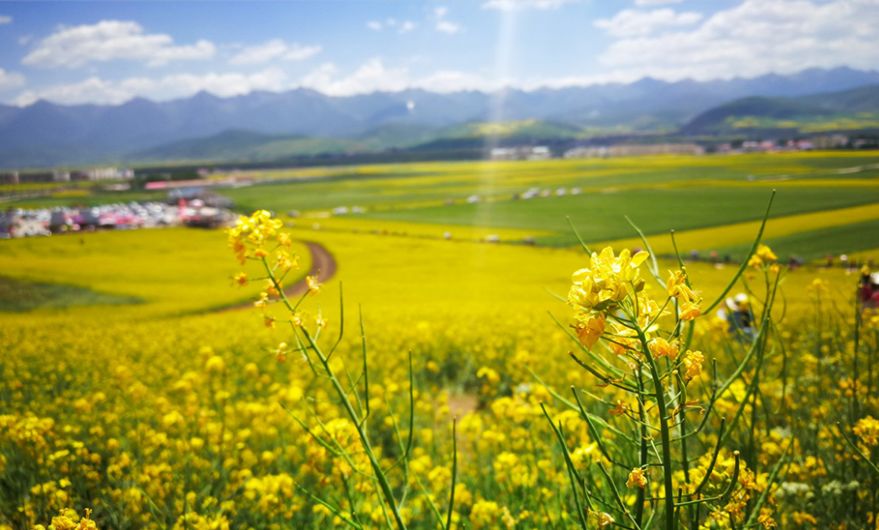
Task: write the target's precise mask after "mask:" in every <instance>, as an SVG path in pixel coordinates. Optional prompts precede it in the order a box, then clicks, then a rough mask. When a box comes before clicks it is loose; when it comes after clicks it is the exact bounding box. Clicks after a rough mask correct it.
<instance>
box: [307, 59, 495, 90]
mask: <svg viewBox="0 0 879 530" xmlns="http://www.w3.org/2000/svg"><path fill="white" fill-rule="evenodd" d="M298 85H299V86H303V87H307V88H311V89H314V90H317V91H320V92H323V93H325V94H329V95H333V96H350V95H352V94H363V93H369V92H375V91H386V92H393V91H400V90H406V89H408V88H423V89H425V90H430V91H432V92H456V91H459V90H494V89H496V88H500V87H501V86H502V83H501V82H499V81H498V80H495V79H487V78H485V77H482V76H480V75H477V74H472V73H467V72H458V71H454V70H440V71H437V72H433V73H431V74H428V75H423V76H415V75H413V74H412V73H411V72H410V71H409V70H408V69H407V68H405V67H387V66H386V65H385V63H384V61H382V60H381V59H380V58H372V59H369V60H368V61H366V62H365V63H363V64H362V65H361V66H359V67H358V68H357V69H356V70H354V71H353V72H351V73H350V74H347V75H343V74H341V73H340V71H339V69H338V67H337V66H336V65H334V64H332V63H325V64H323V65H321V66H319V67H318V68H316V69H315V70H313V71H312V72H310V73H309V74H307V75H306V76H304V77H303V78H302V79H301V80H300V81H299V83H298Z"/></svg>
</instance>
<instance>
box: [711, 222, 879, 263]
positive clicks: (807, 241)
mask: <svg viewBox="0 0 879 530" xmlns="http://www.w3.org/2000/svg"><path fill="white" fill-rule="evenodd" d="M766 242H767V243H768V244H769V245H770V246H771V247H772V249H773V250H774V251H775V253H776V254H777V255H778V256H779V257H780V258H786V257H788V256H797V257H800V258H803V259H806V260H816V259H820V258H823V257H825V256H828V255H831V256H839V255H841V254H848V253H851V252H857V251H865V250H870V249H874V248H876V247H879V219H874V220H871V221H864V222H860V223H852V224H846V225H841V226H831V227H826V228H820V229H817V230H807V231H803V232H797V233H794V234H789V235H786V236H782V237H769V238H768V239H767V240H766ZM747 252H748V247H747V246H745V245H736V246H733V247H728V248H724V249H721V251H720V253H721V254H729V255H731V256H733V257H734V258H741V257H742V256H744V255H746V254H747Z"/></svg>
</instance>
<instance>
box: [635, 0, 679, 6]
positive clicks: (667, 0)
mask: <svg viewBox="0 0 879 530" xmlns="http://www.w3.org/2000/svg"><path fill="white" fill-rule="evenodd" d="M683 1H684V0H635V5H636V6H664V5H669V4H680V3H681V2H683Z"/></svg>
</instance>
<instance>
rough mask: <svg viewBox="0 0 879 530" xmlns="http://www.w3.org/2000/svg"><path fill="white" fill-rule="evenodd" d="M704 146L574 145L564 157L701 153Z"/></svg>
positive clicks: (703, 151) (703, 150)
mask: <svg viewBox="0 0 879 530" xmlns="http://www.w3.org/2000/svg"><path fill="white" fill-rule="evenodd" d="M704 153H705V148H704V147H702V146H701V145H696V144H620V145H609V146H590V147H575V148H573V149H569V150H567V151H565V155H564V157H565V158H607V157H615V156H639V155H701V154H704Z"/></svg>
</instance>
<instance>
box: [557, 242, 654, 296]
mask: <svg viewBox="0 0 879 530" xmlns="http://www.w3.org/2000/svg"><path fill="white" fill-rule="evenodd" d="M647 258H648V254H647V253H646V252H644V251H640V252H638V253H637V254H635V255H634V256H632V255H631V252H629V250H628V249H623V250H622V251H621V252H620V255H619V256H616V257H615V256H614V254H613V249H612V248H610V247H605V248H604V249H603V250H602V251H601V253H595V252H593V253H592V256H591V257H590V262H589V267H585V268H582V269H580V270H578V271H576V272H574V274H573V276H572V277H571V281H572V285H571V289H570V291H569V292H568V303H570V304H571V305H572V306H574V307H575V308H577V309H580V310H585V311H591V310H595V311H609V310H610V309H612V308H613V307H614V306H615V305H616V304H618V303H619V302H621V301H622V300H624V299H625V298H626V297H627V296H628V293H629V289H630V288H633V289H634V290H635V291H638V290H640V289H641V288H643V286H644V281H643V280H642V279H641V278H640V266H641V264H642V263H644V261H645V260H646V259H647Z"/></svg>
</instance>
